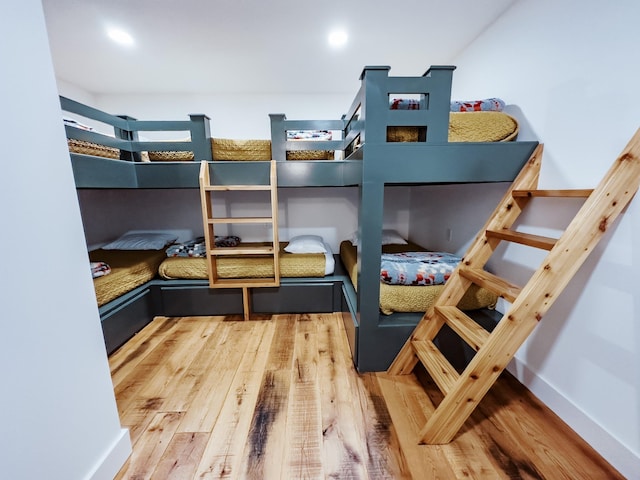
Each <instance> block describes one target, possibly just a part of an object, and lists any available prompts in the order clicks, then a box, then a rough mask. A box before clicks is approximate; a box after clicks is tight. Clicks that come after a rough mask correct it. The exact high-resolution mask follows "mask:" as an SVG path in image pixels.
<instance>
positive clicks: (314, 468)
mask: <svg viewBox="0 0 640 480" xmlns="http://www.w3.org/2000/svg"><path fill="white" fill-rule="evenodd" d="M109 360H110V366H111V369H112V372H113V375H114V377H113V378H114V390H115V392H116V400H117V402H118V404H119V407H120V411H121V412H122V413H123V416H122V418H123V420H122V422H123V425H124V426H127V427H129V428H130V429H131V432H132V442H133V454H132V455H131V457H130V458H129V460H128V461H127V462H126V464H125V466H124V467H123V468H122V470H121V471H120V473H119V474H118V476H117V479H119V480H120V479H145V478H150V479H177V480H190V479H200V478H218V479H220V478H225V479H268V480H271V479H283V480H284V479H286V480H290V479H330V478H339V479H349V478H352V479H376V480H377V479H412V478H413V479H427V478H428V479H442V480H451V479H454V478H474V479H516V478H522V479H541V478H546V479H575V478H580V479H600V478H607V479H621V478H622V477H621V476H620V475H619V474H618V473H617V472H616V471H615V470H614V469H613V468H611V467H610V466H609V465H608V464H607V463H606V462H605V461H604V460H603V459H602V458H601V457H599V456H598V455H597V454H596V453H595V452H594V451H593V449H591V447H590V446H589V445H587V444H586V443H585V442H584V441H583V440H581V439H580V438H579V437H578V436H577V435H576V434H575V433H573V432H572V431H571V430H570V429H569V428H568V427H567V426H566V425H565V424H563V423H562V422H561V421H560V419H559V418H558V417H557V416H555V415H553V414H552V413H551V412H550V411H549V410H548V409H547V408H546V407H545V406H544V405H542V404H541V403H540V402H539V401H538V400H537V399H536V398H535V397H533V396H532V395H531V394H530V393H529V392H528V391H527V390H525V389H524V388H523V387H522V386H521V385H520V384H519V383H518V382H517V381H515V380H514V379H513V377H511V376H509V375H506V374H503V376H501V377H500V378H499V379H498V381H497V382H496V384H495V386H494V388H493V389H492V390H491V391H490V392H489V394H488V395H487V397H485V399H484V400H483V402H481V403H480V405H479V408H477V409H476V410H475V411H474V412H473V414H472V416H471V417H470V419H469V421H467V422H466V423H465V425H464V426H463V428H462V430H461V431H460V434H459V435H458V436H457V437H456V438H455V439H454V440H453V441H452V442H451V443H450V444H448V445H420V444H419V439H420V437H419V433H420V428H421V427H422V425H424V423H425V421H426V418H427V417H428V416H429V415H431V414H432V412H433V411H434V409H435V406H436V405H437V404H438V403H439V402H440V401H442V394H441V393H440V391H439V389H438V387H437V386H436V385H435V384H434V383H433V381H432V380H431V379H430V378H429V377H428V376H427V374H426V373H424V371H420V370H419V369H416V370H417V372H416V373H414V374H411V375H401V376H391V375H388V374H386V373H367V374H364V375H360V374H358V373H357V371H356V370H355V368H354V366H353V363H352V361H351V354H350V352H349V346H348V341H347V338H346V334H345V331H344V327H343V324H342V317H341V314H322V315H320V314H313V315H275V316H273V317H270V319H268V320H258V321H251V322H244V321H242V320H241V317H239V316H235V317H228V318H226V319H225V318H223V317H184V318H177V319H168V318H162V317H158V318H157V319H155V320H154V321H153V322H152V323H151V324H150V325H149V326H148V327H146V328H145V329H144V330H143V331H142V332H140V333H139V334H138V335H137V336H136V337H134V338H133V339H132V341H130V342H129V343H127V344H126V345H125V346H123V347H122V348H121V349H120V350H118V351H117V352H116V353H114V355H112V356H111V358H110V359H109ZM178 361H183V362H184V363H183V364H178V363H177V362H178ZM116 379H117V380H116ZM121 403H122V406H120V404H121Z"/></svg>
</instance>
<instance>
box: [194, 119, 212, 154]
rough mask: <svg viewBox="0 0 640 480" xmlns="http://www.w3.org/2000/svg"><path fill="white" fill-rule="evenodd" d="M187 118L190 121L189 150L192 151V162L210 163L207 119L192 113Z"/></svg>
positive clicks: (209, 135) (209, 131)
mask: <svg viewBox="0 0 640 480" xmlns="http://www.w3.org/2000/svg"><path fill="white" fill-rule="evenodd" d="M189 118H190V119H191V128H190V131H191V148H192V149H193V159H194V161H196V162H197V161H202V160H206V161H208V162H210V161H212V160H213V155H212V152H211V130H210V126H209V120H210V119H209V117H207V116H206V115H204V114H202V113H192V114H190V115H189Z"/></svg>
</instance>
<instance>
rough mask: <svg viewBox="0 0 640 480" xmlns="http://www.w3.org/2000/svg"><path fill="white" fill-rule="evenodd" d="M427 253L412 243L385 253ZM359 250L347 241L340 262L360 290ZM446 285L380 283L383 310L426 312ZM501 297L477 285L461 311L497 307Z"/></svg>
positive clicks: (386, 248) (384, 249)
mask: <svg viewBox="0 0 640 480" xmlns="http://www.w3.org/2000/svg"><path fill="white" fill-rule="evenodd" d="M421 251H422V252H424V251H426V249H425V248H423V247H421V246H419V245H416V244H413V243H409V244H407V245H399V244H391V245H383V246H382V252H383V253H401V252H421ZM357 255H358V254H357V249H356V247H354V246H353V245H352V244H351V242H350V241H348V240H345V241H343V242H342V243H341V244H340V259H341V260H342V263H343V264H344V266H345V268H346V269H347V272H348V273H349V277H350V278H351V282H352V283H353V286H354V288H355V289H356V290H357V289H358V265H357ZM443 289H444V285H429V286H425V285H420V286H413V285H389V284H387V283H384V282H380V311H381V312H382V313H384V314H385V315H390V314H392V313H394V312H420V313H424V312H426V311H427V310H429V308H430V307H431V305H433V302H435V300H436V298H438V296H439V295H440V293H441V292H442V290H443ZM497 300H498V297H497V296H496V295H495V294H494V293H492V292H490V291H488V290H486V289H484V288H480V287H478V286H477V285H472V286H471V288H469V290H467V292H466V293H465V295H464V297H463V298H462V300H460V303H459V304H458V307H459V308H460V309H461V310H475V309H478V308H485V307H493V306H494V305H495V304H496V302H497Z"/></svg>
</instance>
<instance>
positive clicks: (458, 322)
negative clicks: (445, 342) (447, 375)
mask: <svg viewBox="0 0 640 480" xmlns="http://www.w3.org/2000/svg"><path fill="white" fill-rule="evenodd" d="M435 310H436V312H437V313H438V314H439V315H440V316H441V317H442V318H443V319H444V321H445V322H446V323H447V325H449V326H450V327H451V328H452V329H453V330H455V332H456V333H457V334H458V335H460V338H462V339H463V340H464V341H465V342H467V344H468V345H469V346H470V347H471V348H473V349H474V350H476V351H478V350H480V347H482V346H483V345H484V344H485V342H486V341H487V339H488V338H489V332H487V331H486V330H485V329H484V328H482V327H481V326H480V325H478V324H477V323H476V322H475V321H474V320H473V319H472V318H471V317H469V316H468V315H466V314H465V313H464V312H463V311H462V310H460V309H459V308H458V307H452V306H439V307H438V306H437V307H435Z"/></svg>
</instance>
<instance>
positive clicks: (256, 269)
mask: <svg viewBox="0 0 640 480" xmlns="http://www.w3.org/2000/svg"><path fill="white" fill-rule="evenodd" d="M242 245H244V246H249V245H265V244H259V243H243V244H242ZM286 245H287V243H286V242H281V243H280V276H281V277H285V278H287V277H290V278H294V277H297V278H301V277H324V276H325V275H328V274H330V273H332V272H333V267H334V260H333V255H332V254H331V253H330V252H329V253H327V254H324V253H295V254H294V253H287V252H285V251H284V250H283V249H284V247H285V246H286ZM217 271H218V276H219V277H220V278H266V277H273V257H271V256H263V255H255V256H241V257H240V256H239V257H234V256H231V255H230V256H226V255H225V256H220V257H218V259H217ZM158 273H159V275H160V277H162V278H164V279H167V280H176V279H192V280H195V279H208V278H209V273H208V271H207V259H206V258H202V257H191V258H189V257H171V258H165V259H164V260H163V261H162V263H161V264H160V266H159V268H158Z"/></svg>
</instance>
